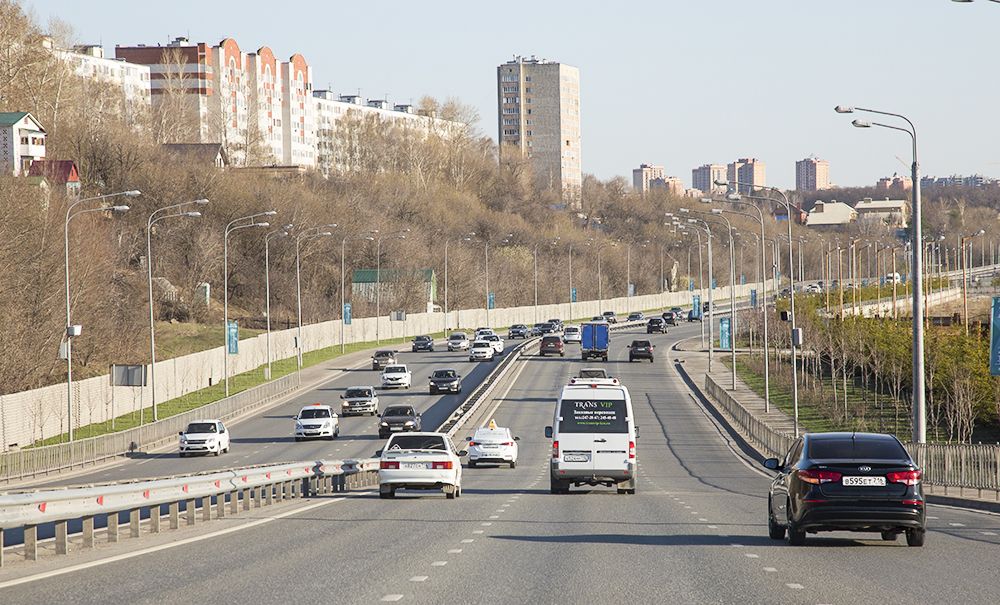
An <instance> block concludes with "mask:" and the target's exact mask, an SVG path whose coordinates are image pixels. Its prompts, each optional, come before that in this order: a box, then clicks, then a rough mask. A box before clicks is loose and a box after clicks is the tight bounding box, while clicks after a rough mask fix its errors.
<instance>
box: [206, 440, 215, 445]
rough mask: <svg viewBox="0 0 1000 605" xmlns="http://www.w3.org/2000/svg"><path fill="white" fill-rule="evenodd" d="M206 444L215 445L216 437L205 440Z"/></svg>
mask: <svg viewBox="0 0 1000 605" xmlns="http://www.w3.org/2000/svg"><path fill="white" fill-rule="evenodd" d="M205 445H215V439H209V440H208V441H206V442H205Z"/></svg>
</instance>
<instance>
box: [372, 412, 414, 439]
mask: <svg viewBox="0 0 1000 605" xmlns="http://www.w3.org/2000/svg"><path fill="white" fill-rule="evenodd" d="M420 427H421V422H420V414H418V413H417V412H416V411H415V410H414V409H413V406H409V405H393V406H389V407H387V408H385V411H384V412H382V418H380V419H379V423H378V436H379V438H380V439H385V438H386V437H388V436H389V435H391V434H393V433H399V432H410V431H419V430H420Z"/></svg>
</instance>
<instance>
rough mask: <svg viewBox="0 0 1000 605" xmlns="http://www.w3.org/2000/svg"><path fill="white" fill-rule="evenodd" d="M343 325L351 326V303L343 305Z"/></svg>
mask: <svg viewBox="0 0 1000 605" xmlns="http://www.w3.org/2000/svg"><path fill="white" fill-rule="evenodd" d="M343 318H344V325H345V326H349V325H351V303H344V315H343Z"/></svg>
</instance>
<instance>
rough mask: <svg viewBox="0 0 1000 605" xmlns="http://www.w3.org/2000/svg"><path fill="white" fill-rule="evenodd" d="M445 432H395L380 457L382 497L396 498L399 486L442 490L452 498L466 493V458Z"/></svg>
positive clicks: (379, 490)
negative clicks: (463, 483)
mask: <svg viewBox="0 0 1000 605" xmlns="http://www.w3.org/2000/svg"><path fill="white" fill-rule="evenodd" d="M466 453H467V452H466V451H465V450H458V449H456V448H455V444H453V443H452V442H451V438H450V437H449V436H448V435H447V434H445V433H411V434H408V435H393V436H392V437H391V438H390V439H389V441H388V442H386V444H385V447H384V448H382V449H381V450H379V451H377V452H375V455H376V456H377V457H379V466H378V495H379V498H395V497H396V490H398V489H416V490H441V491H443V492H444V493H445V496H447V497H448V499H449V500H452V499H454V498H458V497H459V496H461V495H462V460H461V456H464V455H466Z"/></svg>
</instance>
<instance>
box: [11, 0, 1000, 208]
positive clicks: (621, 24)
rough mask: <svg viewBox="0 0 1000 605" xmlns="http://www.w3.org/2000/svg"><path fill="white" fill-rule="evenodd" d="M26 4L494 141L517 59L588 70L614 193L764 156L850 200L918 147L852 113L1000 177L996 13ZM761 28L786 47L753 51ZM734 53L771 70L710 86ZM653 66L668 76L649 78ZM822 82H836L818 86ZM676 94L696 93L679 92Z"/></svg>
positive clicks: (780, 4)
mask: <svg viewBox="0 0 1000 605" xmlns="http://www.w3.org/2000/svg"><path fill="white" fill-rule="evenodd" d="M24 5H25V7H26V9H28V10H29V11H31V12H32V13H34V14H35V16H36V17H37V20H38V22H39V24H40V25H42V26H43V27H44V26H45V24H46V22H47V20H48V19H49V18H50V17H58V18H60V19H62V20H63V21H65V22H67V23H69V24H71V25H72V26H73V27H74V28H75V30H76V38H77V40H76V41H77V42H80V43H100V44H103V46H104V47H105V48H106V49H107V55H108V56H114V45H115V44H122V45H134V44H136V43H140V42H141V43H149V42H153V43H156V41H159V42H161V43H163V44H166V43H167V42H168V41H169V39H170V37H172V36H178V35H186V36H189V37H190V38H191V39H192V40H199V41H207V42H210V43H212V44H216V43H218V42H219V41H220V40H222V39H223V38H225V37H228V36H232V37H235V38H237V39H239V40H240V41H241V43H243V44H245V45H246V46H247V47H248V48H250V47H254V48H255V47H256V46H263V45H268V46H270V47H272V48H274V49H276V50H278V51H279V53H280V54H281V57H280V58H281V59H282V60H287V58H288V57H290V56H291V55H292V54H293V53H301V54H302V55H303V56H304V57H306V59H307V60H308V61H309V63H310V65H312V66H313V67H314V74H315V78H316V86H317V88H330V89H331V90H334V91H337V92H343V93H357V91H358V89H360V90H361V94H362V95H363V96H365V97H366V98H367V97H371V98H384V97H386V96H388V97H389V98H390V99H391V100H392V101H393V102H398V103H407V102H416V101H417V100H418V99H419V98H420V97H421V96H423V95H430V96H433V97H436V98H439V99H443V98H448V97H455V98H458V99H460V100H461V101H463V102H465V103H467V104H469V105H471V106H473V107H474V108H475V109H476V110H477V111H478V113H479V117H480V122H479V130H480V131H481V132H482V133H483V134H485V135H487V136H490V137H491V138H494V139H496V137H497V132H496V122H495V120H496V111H497V109H496V81H495V71H494V68H495V66H496V65H499V64H501V63H503V62H504V61H507V60H509V59H510V58H511V57H512V56H514V55H536V56H538V57H540V58H541V57H544V58H548V59H551V60H554V61H560V62H565V63H567V64H570V65H573V66H575V67H577V68H579V70H580V80H581V100H580V111H581V133H582V138H583V141H584V142H583V144H584V146H585V147H586V150H585V153H584V154H583V172H584V173H589V174H595V175H596V176H598V177H599V178H602V179H608V178H611V177H613V176H622V177H624V178H625V179H626V180H629V177H630V171H631V170H632V169H633V168H634V167H635V166H638V165H639V164H640V163H641V162H648V161H653V162H655V163H656V164H657V165H662V166H664V167H665V169H666V172H667V174H682V175H683V174H687V171H689V170H692V168H694V167H697V166H700V165H702V164H705V163H711V162H725V161H731V160H730V159H731V158H737V157H756V158H759V159H761V160H762V161H764V162H766V163H767V165H768V175H767V176H768V184H770V185H775V186H779V187H783V188H788V189H791V188H793V187H794V186H795V166H794V163H795V161H796V160H799V159H801V158H803V157H807V156H810V155H815V156H818V157H822V158H823V159H825V160H828V161H829V162H830V164H831V166H835V169H836V182H837V184H838V185H840V186H842V187H850V186H864V185H867V184H870V183H874V182H876V181H877V180H878V179H879V178H880V177H882V176H885V175H886V174H892V173H894V172H898V173H901V174H902V173H904V172H907V171H908V168H909V163H910V147H909V141H908V140H907V139H906V137H905V136H904V135H902V134H901V133H892V132H889V131H885V130H882V129H871V130H859V129H855V128H852V127H851V125H850V121H851V120H850V117H849V116H842V115H837V114H835V113H834V112H833V106H834V105H837V104H856V105H861V106H866V107H875V108H879V109H886V110H889V111H895V112H898V113H903V114H906V115H907V116H908V117H910V118H911V119H912V120H913V121H914V122H915V124H916V126H917V131H918V134H919V142H920V159H921V169H922V172H923V173H924V174H936V175H951V174H982V175H986V176H992V175H993V174H996V173H997V172H998V166H1000V157H997V155H998V154H997V153H996V152H995V150H994V148H993V146H992V141H994V140H996V139H997V138H998V135H1000V122H998V121H997V120H995V119H994V117H993V116H994V110H993V107H992V105H993V99H994V98H996V97H997V96H998V93H1000V90H998V89H1000V84H998V83H996V82H995V81H993V80H991V79H989V78H985V77H983V74H988V73H990V72H991V70H992V69H993V66H992V57H995V56H996V55H997V51H998V50H1000V49H998V48H997V47H998V46H1000V43H998V41H997V40H996V38H995V36H994V35H993V31H992V30H993V25H994V24H995V23H996V22H997V20H998V19H1000V5H996V4H995V3H990V2H976V3H972V4H958V3H954V2H949V1H946V0H940V1H938V0H934V1H930V0H928V1H926V2H920V3H915V2H912V0H883V1H882V2H853V3H836V4H835V3H829V4H822V3H803V2H801V1H798V0H772V2H768V3H746V2H742V1H738V0H705V1H703V2H697V3H684V4H674V3H654V2H649V3H646V4H645V5H644V6H641V7H639V6H632V7H630V8H629V10H620V11H613V10H609V8H608V5H606V4H604V3H598V2H595V1H587V0H584V1H581V2H577V3H573V4H566V3H552V4H542V5H539V4H537V3H533V4H530V5H529V4H528V3H526V2H517V1H515V2H514V3H513V4H512V5H510V6H509V8H510V10H511V11H512V12H514V13H516V12H518V11H519V10H522V9H523V10H530V12H531V14H532V19H531V20H529V21H524V22H521V23H519V24H518V27H517V28H515V29H513V30H507V29H505V30H502V32H501V29H500V27H501V22H499V21H497V20H496V19H495V18H494V16H495V15H494V11H495V7H488V6H485V5H484V6H481V7H480V6H476V5H469V4H468V3H461V2H458V1H457V0H448V1H441V2H426V3H421V4H419V5H417V4H409V5H388V4H385V5H361V4H344V5H339V4H338V5H331V4H320V3H303V5H304V6H305V8H303V7H299V8H298V9H297V10H296V11H295V19H294V22H293V21H291V20H289V21H288V22H287V24H286V23H285V22H283V21H282V20H281V19H278V20H273V19H263V18H261V15H262V14H263V13H261V12H260V11H256V10H252V8H253V3H252V2H251V3H248V6H247V7H246V8H247V10H240V11H233V10H231V9H230V8H229V7H227V6H226V5H213V4H204V3H199V2H192V1H190V0H175V2H173V3H171V5H170V9H169V10H157V11H156V15H155V18H141V19H137V18H135V13H136V9H135V4H134V3H131V2H124V1H123V0H104V1H102V2H100V3H90V4H86V3H78V2H75V1H70V0H25V1H24ZM265 6H267V5H265V4H264V3H260V7H261V8H262V9H263V8H264V7H265ZM529 7H530V8H529ZM637 11H638V12H640V13H641V14H643V19H641V20H639V21H636V20H635V19H634V16H635V14H636V13H637ZM307 13H308V17H307V15H306V14H307ZM666 22H673V23H701V24H707V23H711V24H712V31H711V33H712V40H713V42H712V44H705V43H704V40H705V36H706V34H707V32H706V31H705V30H704V28H698V27H690V28H679V29H677V30H676V31H674V32H673V33H672V35H671V36H669V37H664V36H662V35H661V33H662V32H661V29H660V24H662V23H666ZM817 24H822V25H821V26H818V25H817ZM748 29H750V30H753V31H766V32H774V35H760V36H757V37H755V42H754V44H753V45H747V44H746V43H745V32H746V31H748ZM500 33H503V35H499V34H500ZM429 34H432V35H429ZM919 40H924V41H930V42H928V43H917V42H916V41H919ZM693 48H696V49H698V52H697V53H695V54H692V53H691V52H690V50H691V49H693ZM458 49H460V50H458ZM789 49H795V52H789ZM991 49H992V50H991ZM734 56H739V57H740V58H741V61H742V62H743V63H744V64H753V65H755V66H756V68H755V69H737V70H729V71H726V72H725V74H724V76H722V77H717V78H705V73H706V71H705V70H706V68H707V67H709V66H712V65H725V64H728V63H729V62H731V60H732V57H734ZM654 66H655V67H656V68H657V69H665V70H668V71H669V73H670V74H671V77H670V78H669V79H663V78H650V77H648V73H649V70H650V69H651V68H653V67H654ZM713 73H714V72H713ZM807 73H809V74H822V77H821V78H812V79H810V80H806V79H803V77H804V76H803V74H807ZM944 73H947V74H948V78H947V80H946V81H941V82H940V84H939V85H938V86H925V87H923V88H922V89H921V91H920V94H915V93H914V92H913V91H912V90H911V89H910V88H907V87H901V86H900V85H899V82H900V77H899V76H901V75H906V76H907V77H914V78H916V77H917V74H923V75H924V78H923V79H924V80H926V82H928V83H929V82H930V80H929V79H927V78H929V76H930V75H931V74H944ZM918 79H919V78H918ZM675 82H697V83H698V86H697V87H695V88H691V87H686V88H683V90H681V89H678V88H677V87H676V86H673V85H672V83H675ZM962 82H974V87H975V88H974V91H975V94H962V95H957V94H955V92H954V90H953V88H951V86H957V85H959V84H958V83H962ZM897 135H898V136H897Z"/></svg>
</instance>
